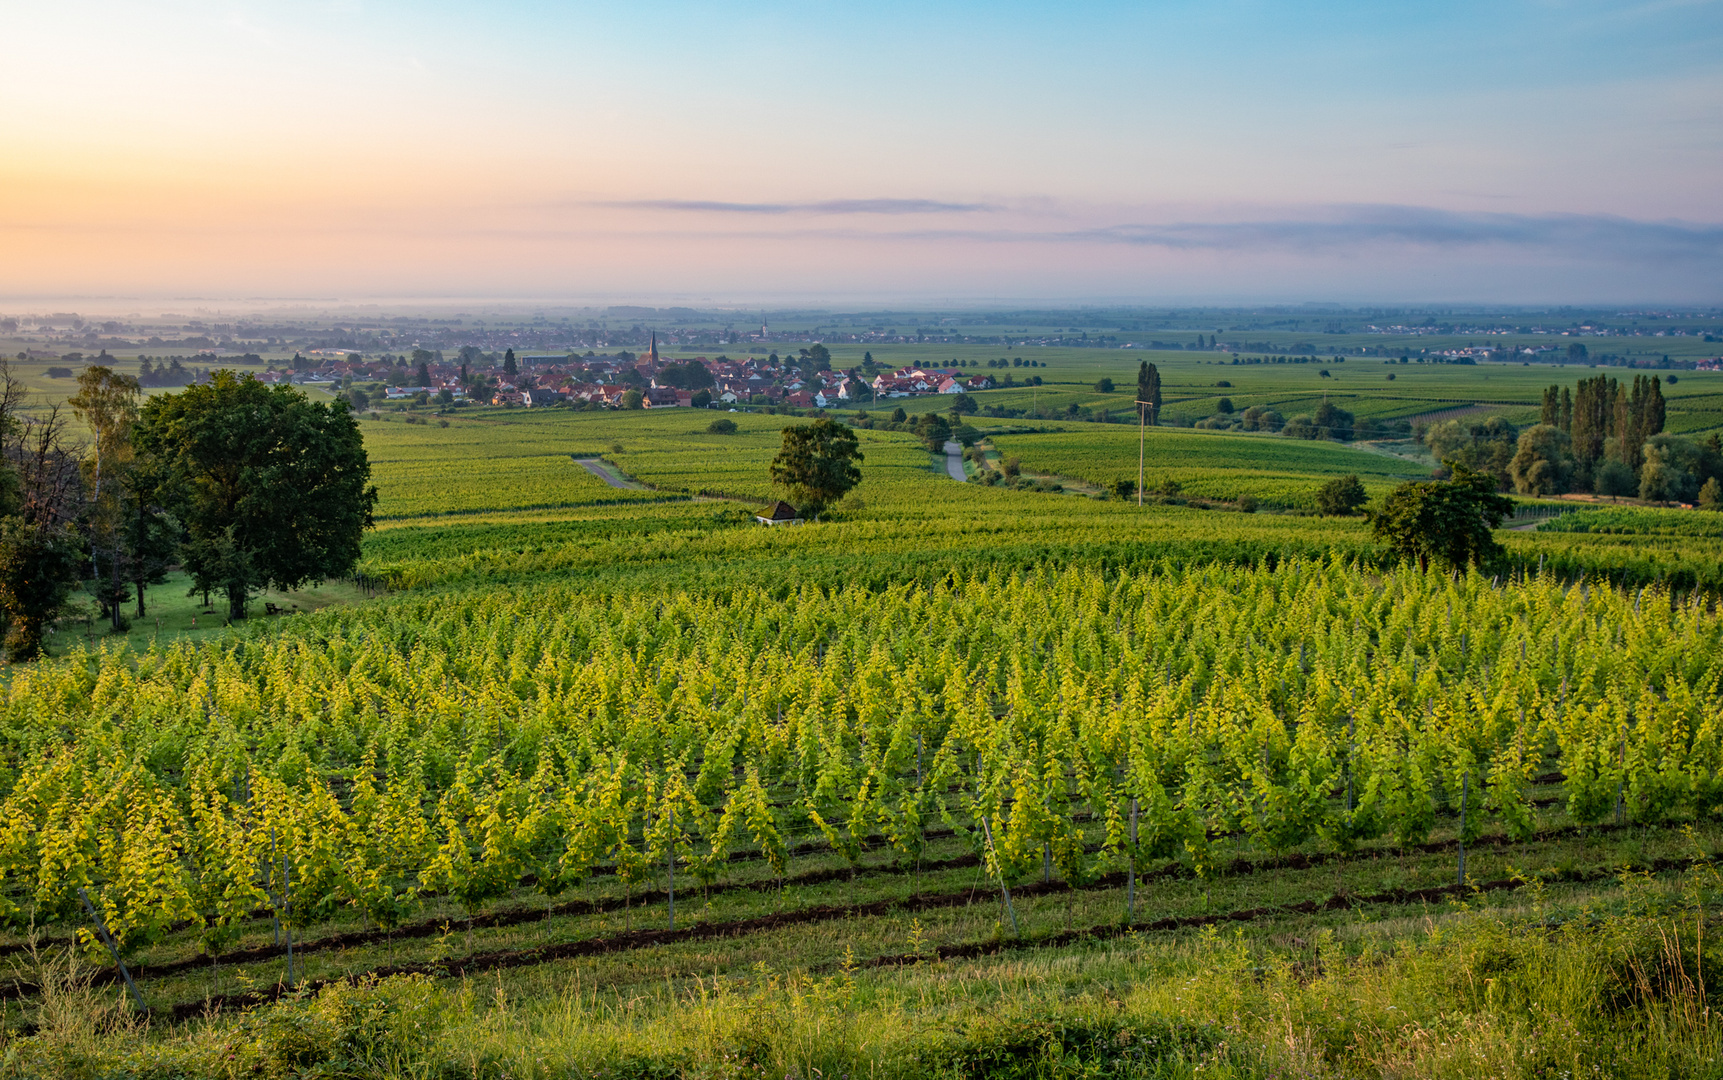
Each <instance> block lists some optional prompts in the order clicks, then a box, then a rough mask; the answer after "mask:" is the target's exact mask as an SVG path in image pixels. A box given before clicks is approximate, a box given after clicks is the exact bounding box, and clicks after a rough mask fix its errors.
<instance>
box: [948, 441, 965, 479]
mask: <svg viewBox="0 0 1723 1080" xmlns="http://www.w3.org/2000/svg"><path fill="white" fill-rule="evenodd" d="M945 471H946V472H948V473H950V474H951V478H952V479H953V480H956V481H957V482H958V483H960V484H966V483H968V482H969V477H967V476H965V475H964V474H963V444H962V443H960V442H948V443H946V444H945Z"/></svg>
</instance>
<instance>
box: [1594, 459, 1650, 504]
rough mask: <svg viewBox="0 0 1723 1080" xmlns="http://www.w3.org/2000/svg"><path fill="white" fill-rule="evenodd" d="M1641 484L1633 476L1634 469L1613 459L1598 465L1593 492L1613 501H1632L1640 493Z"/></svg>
mask: <svg viewBox="0 0 1723 1080" xmlns="http://www.w3.org/2000/svg"><path fill="white" fill-rule="evenodd" d="M1639 482H1640V478H1639V477H1637V476H1635V475H1634V474H1633V470H1632V469H1630V468H1628V467H1627V465H1626V464H1625V463H1623V462H1620V461H1616V460H1614V459H1613V458H1611V459H1609V460H1606V461H1602V462H1599V463H1598V466H1597V471H1596V473H1595V474H1593V476H1592V481H1591V490H1592V492H1593V494H1597V495H1604V496H1607V497H1609V498H1611V499H1631V498H1633V496H1634V495H1636V494H1638V493H1639Z"/></svg>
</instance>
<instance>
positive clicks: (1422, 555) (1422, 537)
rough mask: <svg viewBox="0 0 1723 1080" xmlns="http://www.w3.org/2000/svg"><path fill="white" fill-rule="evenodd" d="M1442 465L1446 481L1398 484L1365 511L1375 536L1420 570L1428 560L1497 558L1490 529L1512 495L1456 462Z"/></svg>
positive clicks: (1454, 563)
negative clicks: (1451, 474)
mask: <svg viewBox="0 0 1723 1080" xmlns="http://www.w3.org/2000/svg"><path fill="white" fill-rule="evenodd" d="M1448 465H1449V467H1450V468H1451V469H1453V471H1454V477H1453V479H1452V480H1423V481H1412V482H1409V483H1405V484H1401V485H1400V486H1399V487H1397V488H1395V489H1394V490H1393V491H1392V492H1390V493H1389V494H1388V497H1387V498H1386V499H1384V500H1383V503H1382V509H1380V510H1378V511H1376V512H1375V513H1373V514H1372V515H1370V524H1371V527H1372V529H1373V531H1374V532H1375V534H1376V539H1378V540H1382V541H1385V542H1386V543H1387V544H1388V547H1389V549H1390V550H1391V551H1392V552H1394V554H1396V555H1398V556H1400V557H1401V558H1405V559H1415V560H1417V563H1418V566H1419V568H1420V569H1423V570H1428V569H1429V568H1430V563H1431V562H1438V563H1441V564H1443V565H1446V566H1449V567H1452V568H1455V569H1460V568H1463V567H1465V566H1467V565H1476V566H1483V565H1484V564H1485V563H1488V562H1490V561H1491V560H1493V559H1495V558H1497V557H1498V556H1500V555H1501V554H1502V550H1503V549H1502V545H1501V544H1500V543H1498V542H1497V541H1496V538H1495V536H1493V535H1492V534H1491V530H1492V529H1494V528H1495V527H1496V526H1498V525H1500V524H1501V523H1502V519H1503V518H1504V517H1506V516H1508V515H1509V514H1511V513H1513V510H1514V503H1513V500H1512V499H1509V498H1507V497H1506V496H1504V495H1499V494H1497V493H1496V481H1495V479H1494V478H1493V477H1491V476H1490V475H1488V474H1487V473H1480V472H1473V471H1472V470H1471V469H1468V468H1466V467H1465V466H1464V465H1462V464H1460V463H1459V462H1457V461H1456V462H1449V463H1448Z"/></svg>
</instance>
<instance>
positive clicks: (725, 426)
mask: <svg viewBox="0 0 1723 1080" xmlns="http://www.w3.org/2000/svg"><path fill="white" fill-rule="evenodd" d="M706 432H707V434H710V435H734V434H736V421H734V420H732V419H730V418H729V417H728V416H721V417H719V418H718V419H716V420H714V421H712V422H711V423H710V424H707V425H706Z"/></svg>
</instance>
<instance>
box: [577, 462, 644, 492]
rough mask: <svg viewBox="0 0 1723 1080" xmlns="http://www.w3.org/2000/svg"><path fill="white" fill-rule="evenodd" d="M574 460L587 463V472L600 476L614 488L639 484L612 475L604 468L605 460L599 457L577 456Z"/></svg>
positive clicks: (583, 463) (632, 486)
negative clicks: (602, 460) (600, 459)
mask: <svg viewBox="0 0 1723 1080" xmlns="http://www.w3.org/2000/svg"><path fill="white" fill-rule="evenodd" d="M574 460H575V461H577V462H579V463H580V464H582V465H585V466H586V471H587V472H589V473H591V474H592V475H594V476H596V477H598V478H599V479H600V480H603V481H604V482H605V483H607V484H609V485H610V486H611V487H613V488H634V487H636V486H637V485H635V484H630V483H629V482H628V481H626V480H618V479H617V478H616V477H614V476H612V475H610V473H609V472H608V471H607V470H606V469H605V468H604V464H603V462H601V461H599V459H597V458H575V459H574Z"/></svg>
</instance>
